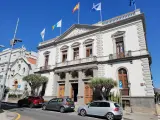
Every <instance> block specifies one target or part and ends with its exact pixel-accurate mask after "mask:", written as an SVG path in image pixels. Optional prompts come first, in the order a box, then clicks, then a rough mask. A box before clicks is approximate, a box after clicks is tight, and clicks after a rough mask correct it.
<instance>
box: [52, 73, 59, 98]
mask: <svg viewBox="0 0 160 120" xmlns="http://www.w3.org/2000/svg"><path fill="white" fill-rule="evenodd" d="M58 79H59V76H58V74H56V73H55V74H54V79H53V91H52V92H53V97H55V98H56V97H57V92H58V91H57V85H58V83H57V81H58Z"/></svg>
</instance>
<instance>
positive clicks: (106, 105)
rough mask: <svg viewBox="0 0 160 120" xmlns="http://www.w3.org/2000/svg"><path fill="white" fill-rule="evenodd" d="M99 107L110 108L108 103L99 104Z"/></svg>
mask: <svg viewBox="0 0 160 120" xmlns="http://www.w3.org/2000/svg"><path fill="white" fill-rule="evenodd" d="M99 107H110V103H108V102H100V103H99Z"/></svg>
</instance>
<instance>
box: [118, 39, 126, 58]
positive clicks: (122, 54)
mask: <svg viewBox="0 0 160 120" xmlns="http://www.w3.org/2000/svg"><path fill="white" fill-rule="evenodd" d="M116 53H117V58H123V57H125V52H124V42H123V37H119V38H116Z"/></svg>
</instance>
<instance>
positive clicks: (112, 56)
mask: <svg viewBox="0 0 160 120" xmlns="http://www.w3.org/2000/svg"><path fill="white" fill-rule="evenodd" d="M127 57H132V52H131V51H127V52H123V53H115V54H110V55H109V60H114V59H122V58H127Z"/></svg>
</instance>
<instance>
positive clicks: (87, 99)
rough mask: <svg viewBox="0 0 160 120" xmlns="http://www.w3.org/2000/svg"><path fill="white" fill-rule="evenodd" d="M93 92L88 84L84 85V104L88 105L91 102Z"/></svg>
mask: <svg viewBox="0 0 160 120" xmlns="http://www.w3.org/2000/svg"><path fill="white" fill-rule="evenodd" d="M92 97H93V91H92V89H91V87H90V85H89V84H88V83H85V89H84V102H85V104H87V103H90V102H91V101H92Z"/></svg>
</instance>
